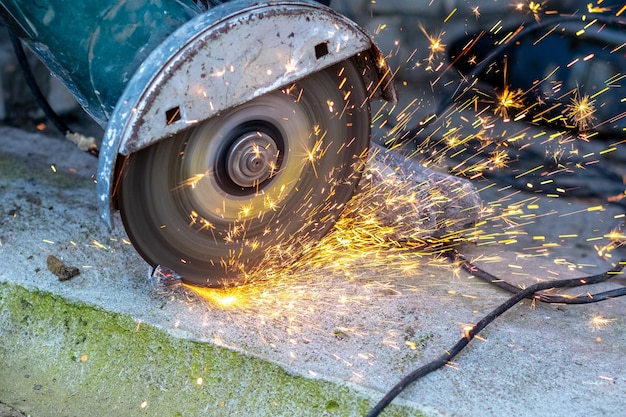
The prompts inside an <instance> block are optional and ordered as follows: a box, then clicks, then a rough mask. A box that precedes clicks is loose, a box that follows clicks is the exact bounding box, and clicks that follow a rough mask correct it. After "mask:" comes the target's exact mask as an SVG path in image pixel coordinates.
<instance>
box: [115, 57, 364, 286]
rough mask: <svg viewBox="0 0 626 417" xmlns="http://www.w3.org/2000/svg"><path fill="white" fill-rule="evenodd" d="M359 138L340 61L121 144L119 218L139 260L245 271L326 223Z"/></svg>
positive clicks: (227, 274) (351, 79)
mask: <svg viewBox="0 0 626 417" xmlns="http://www.w3.org/2000/svg"><path fill="white" fill-rule="evenodd" d="M207 105H208V103H207ZM369 140H370V109H369V101H368V95H367V91H366V88H365V86H364V85H363V80H362V77H361V74H360V72H359V70H358V68H357V65H356V64H355V63H354V62H353V61H352V60H347V61H344V62H343V63H341V64H337V65H334V66H332V67H330V68H327V69H325V70H323V71H319V72H316V73H314V74H311V75H309V76H307V77H306V78H304V79H302V80H299V81H298V82H296V83H294V84H292V85H290V86H286V87H285V88H283V89H282V90H279V91H275V92H272V93H269V94H266V95H263V96H260V97H258V98H256V99H253V100H251V101H249V102H247V103H245V104H243V105H241V106H238V107H235V108H233V109H230V110H227V111H225V112H223V113H222V114H221V115H220V116H218V117H215V118H212V119H209V120H207V121H205V122H203V123H201V124H199V125H197V126H195V127H191V128H190V129H188V130H186V131H184V132H183V133H181V134H179V135H177V136H175V137H173V138H171V139H166V140H163V141H161V142H158V143H157V144H155V145H152V146H150V147H148V148H146V149H143V150H141V151H138V152H136V153H133V154H131V155H130V156H129V157H128V158H127V160H126V161H125V164H124V167H123V171H122V173H121V176H120V190H119V194H118V199H119V205H120V212H121V215H122V220H123V222H124V225H125V228H126V231H127V232H128V235H129V237H130V239H131V241H132V243H133V245H134V246H135V248H136V249H137V251H138V252H139V253H140V254H141V255H142V256H143V258H144V259H145V260H146V261H147V262H148V263H150V264H151V265H153V266H156V265H162V266H165V267H168V268H170V269H172V270H174V271H176V272H177V273H178V274H179V275H181V276H182V277H183V280H184V281H185V282H188V283H190V284H194V285H201V286H222V285H227V284H233V283H238V282H243V281H244V280H246V279H254V278H255V277H256V276H258V275H260V274H262V271H263V269H264V268H266V267H268V266H269V265H271V266H280V265H284V264H286V263H289V262H292V261H293V260H294V259H296V258H297V257H298V256H299V254H301V252H302V250H303V248H306V247H307V246H308V245H311V244H315V243H316V242H317V241H319V239H320V238H321V237H322V236H323V235H324V234H326V233H327V232H328V231H329V230H330V228H331V227H332V226H333V225H334V223H335V220H336V218H337V217H338V216H339V214H340V213H341V211H342V209H343V207H344V204H345V203H346V202H347V201H348V200H349V199H350V198H351V197H352V194H353V193H354V190H355V188H356V185H357V183H358V180H359V178H360V171H361V169H362V167H363V164H364V162H365V155H366V152H367V147H368V145H369Z"/></svg>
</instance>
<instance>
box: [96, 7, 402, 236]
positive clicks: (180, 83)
mask: <svg viewBox="0 0 626 417" xmlns="http://www.w3.org/2000/svg"><path fill="white" fill-rule="evenodd" d="M357 55H360V58H359V62H360V63H361V65H362V66H363V74H364V78H366V82H367V84H368V85H370V86H371V88H372V89H373V90H376V91H377V92H378V93H376V92H374V91H372V93H371V95H372V96H376V95H377V94H378V96H381V97H383V98H385V99H388V100H392V101H394V100H395V99H396V95H395V89H394V87H393V84H392V83H391V82H390V78H391V77H390V75H389V70H388V68H387V65H386V63H385V62H384V59H382V55H381V54H380V52H379V51H378V49H377V47H376V46H375V45H374V44H373V42H372V40H371V39H370V37H369V36H368V35H367V34H366V33H365V32H364V31H363V30H362V29H360V28H359V27H358V26H357V25H356V24H355V23H353V22H351V21H350V20H348V19H347V18H345V17H344V16H342V15H339V14H337V13H336V12H334V11H332V9H329V8H327V7H325V6H321V5H320V4H319V3H316V2H312V1H298V2H290V1H286V2H272V3H257V2H255V1H251V0H236V1H232V2H229V3H225V4H222V5H220V6H219V7H215V8H213V9H211V10H209V11H207V12H206V13H204V14H201V15H199V16H197V17H196V18H194V19H192V20H190V21H189V22H187V23H186V24H184V25H183V26H181V27H180V28H179V29H178V30H177V31H176V32H174V33H173V34H172V35H170V37H168V38H167V39H166V40H165V41H164V42H163V43H161V44H160V45H159V46H158V47H157V48H156V49H154V50H153V51H152V53H151V54H150V55H149V56H148V58H147V59H146V60H145V61H144V62H143V63H142V65H141V66H140V67H139V69H138V70H137V72H136V73H135V74H134V76H133V78H132V79H131V80H130V82H129V83H128V85H127V87H126V89H125V91H124V93H123V94H122V97H121V98H120V100H119V101H118V104H117V106H116V108H115V111H114V112H113V114H112V116H111V119H110V121H109V124H108V127H107V130H106V133H105V137H104V140H103V144H102V150H101V153H100V166H99V169H98V182H97V190H98V198H99V203H100V212H101V216H102V218H103V219H104V220H105V222H106V223H107V224H109V225H111V211H112V203H113V201H112V195H113V191H114V190H113V186H114V184H115V178H114V174H115V173H114V167H115V164H116V158H117V156H118V154H122V155H128V154H130V153H132V152H135V151H137V150H139V149H142V148H144V147H146V146H149V145H151V144H153V143H156V142H157V141H159V140H162V139H165V138H167V137H170V136H172V135H175V134H176V133H178V132H180V131H182V130H184V129H186V128H189V127H190V126H193V125H194V124H197V123H200V122H202V121H204V120H206V119H208V118H210V117H214V116H218V115H219V113H220V112H221V111H223V110H226V109H228V108H232V107H234V106H237V105H240V104H242V103H245V102H247V101H249V100H251V99H253V98H255V97H258V96H260V95H262V94H265V93H267V92H270V91H273V90H275V89H277V88H280V87H283V86H287V85H289V84H290V83H293V82H294V81H296V80H298V79H301V78H303V77H306V76H307V75H309V74H312V73H314V72H317V71H319V70H321V69H323V68H326V67H328V66H331V65H333V64H336V63H338V62H342V61H344V60H346V59H349V58H351V57H354V56H357Z"/></svg>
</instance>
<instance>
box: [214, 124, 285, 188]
mask: <svg viewBox="0 0 626 417" xmlns="http://www.w3.org/2000/svg"><path fill="white" fill-rule="evenodd" d="M277 163H278V147H277V145H276V142H275V141H274V139H273V138H272V137H271V136H270V135H268V134H267V133H265V132H261V131H255V132H248V133H244V134H243V135H241V136H239V137H238V138H237V139H235V141H234V142H233V144H232V146H231V147H230V150H229V151H228V155H227V162H226V169H227V173H228V176H229V177H230V179H231V180H232V181H233V182H234V183H235V184H237V185H239V186H241V187H256V186H258V185H259V184H260V183H262V182H263V181H265V180H267V179H268V178H270V177H272V175H274V173H275V172H276V169H277Z"/></svg>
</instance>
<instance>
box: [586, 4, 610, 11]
mask: <svg viewBox="0 0 626 417" xmlns="http://www.w3.org/2000/svg"><path fill="white" fill-rule="evenodd" d="M609 11H611V8H610V7H598V6H594V5H593V3H587V12H589V13H604V12H609Z"/></svg>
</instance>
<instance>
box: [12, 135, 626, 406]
mask: <svg viewBox="0 0 626 417" xmlns="http://www.w3.org/2000/svg"><path fill="white" fill-rule="evenodd" d="M0 137H1V138H2V140H0V172H1V173H2V174H1V175H0V189H1V190H2V194H3V199H2V200H1V201H0V213H1V214H2V217H1V221H2V228H1V229H0V260H1V261H0V262H1V268H0V283H1V284H0V294H1V295H0V316H1V317H2V320H0V335H1V336H2V340H3V344H2V345H1V348H0V361H1V362H2V363H1V366H0V402H4V403H6V404H9V405H12V406H14V407H17V408H18V409H20V410H23V411H26V412H28V413H29V414H31V415H33V416H45V415H85V414H86V413H89V414H91V415H115V414H117V415H185V416H187V415H290V416H292V415H302V416H305V415H316V416H318V415H333V416H334V415H341V416H343V415H346V416H348V415H350V416H352V415H355V416H356V415H363V414H364V413H365V412H366V411H367V409H368V408H369V407H371V406H372V405H373V404H374V403H375V402H376V401H377V400H378V399H379V398H380V397H382V395H383V393H384V392H385V391H386V390H388V389H389V388H390V387H391V386H392V385H393V384H394V383H395V382H397V381H398V380H399V379H400V378H401V377H402V376H403V375H405V374H406V373H408V372H409V371H411V370H412V369H414V368H416V367H418V366H420V365H422V364H424V363H426V362H428V361H429V360H431V359H433V358H435V357H437V356H439V355H440V354H441V353H442V352H443V351H444V350H445V349H446V348H448V347H450V346H451V345H452V344H453V343H454V342H456V340H457V339H458V338H459V337H461V336H462V334H463V329H464V327H465V326H467V325H469V324H471V323H475V322H477V321H478V320H479V319H480V318H481V317H482V316H483V315H484V314H486V313H488V312H489V311H490V310H491V309H492V308H493V307H494V306H496V305H497V304H499V303H500V302H502V301H503V300H504V299H505V298H506V297H507V296H508V295H507V294H506V293H505V292H503V291H501V290H498V289H496V288H493V287H492V286H490V285H486V284H484V283H481V282H478V281H477V280H476V279H475V278H473V277H471V276H469V275H467V274H465V273H463V272H461V271H460V270H459V269H458V268H457V267H456V266H455V265H452V264H450V263H448V262H447V261H445V260H442V259H440V258H437V257H435V256H433V255H432V254H429V253H428V252H425V251H423V250H416V249H415V248H407V247H396V246H394V245H387V244H385V245H378V246H376V245H372V246H371V247H370V249H369V250H365V249H364V246H363V245H360V246H358V247H356V248H351V247H350V245H348V246H344V247H341V248H339V249H337V248H335V250H334V251H332V250H330V249H329V248H328V247H325V249H324V250H323V251H320V253H319V254H318V256H317V257H312V258H311V259H309V262H308V263H304V264H301V265H298V267H297V268H294V269H292V270H289V271H285V273H283V274H280V273H277V274H275V276H274V277H272V278H271V279H266V280H263V281H261V282H258V283H256V284H252V285H249V286H246V287H242V288H239V289H236V290H231V291H227V292H224V291H217V290H211V291H207V292H206V293H205V294H204V295H203V296H200V295H198V294H197V293H195V292H194V291H191V290H189V289H187V288H184V287H175V288H171V289H169V290H166V291H161V292H158V291H155V290H154V289H152V287H151V286H150V283H149V280H148V277H147V275H148V267H147V266H146V265H145V264H144V263H143V261H142V260H141V259H140V258H139V257H138V256H137V255H136V253H135V252H134V250H133V249H132V247H131V246H130V245H129V244H128V241H127V240H126V238H125V235H124V233H123V232H122V231H121V230H116V231H113V232H111V231H109V230H107V229H106V228H105V227H104V226H103V225H102V224H101V223H100V222H99V220H98V218H97V210H96V205H95V192H94V186H93V179H92V178H90V175H91V174H93V172H95V161H92V160H91V159H90V158H91V157H89V156H88V155H84V154H82V153H80V152H79V151H77V150H75V149H74V148H73V146H72V145H71V144H69V143H66V142H63V141H61V140H58V139H51V138H47V137H42V135H40V134H36V133H28V132H25V131H22V130H17V129H10V128H1V129H0ZM53 166H54V167H53ZM569 203H571V202H569ZM569 203H568V204H569ZM580 204H583V203H582V202H581V203H580ZM559 210H560V208H559ZM592 215H593V216H596V215H597V216H599V217H598V218H596V220H598V224H599V225H600V226H601V227H607V228H608V229H609V230H610V228H611V227H612V226H610V227H609V226H608V223H611V222H612V221H614V220H615V219H614V217H615V213H612V212H610V211H609V212H607V211H606V210H603V211H600V213H595V212H593V213H592ZM600 215H602V216H603V217H600ZM496 217H497V216H493V219H489V218H488V219H487V220H486V221H487V223H491V224H492V225H493V226H494V227H500V230H502V227H501V226H498V225H497V222H498V221H500V222H501V221H502V220H503V218H502V217H499V218H496ZM585 218H586V219H588V217H585ZM566 219H567V218H566ZM568 220H569V219H568ZM601 220H605V221H604V222H602V221H601ZM608 220H611V221H608ZM588 222H589V223H591V220H589V221H588ZM556 224H557V223H554V225H556ZM567 224H568V225H570V224H571V223H567ZM542 227H544V226H542ZM555 228H556V226H555ZM594 230H596V232H595V233H596V234H597V235H599V236H602V232H597V227H596V228H595V229H594ZM529 233H531V235H532V232H529V231H528V230H526V231H525V234H526V235H528V234H529ZM520 234H521V233H520ZM602 239H604V240H602ZM602 239H600V241H597V242H595V244H597V245H602V244H608V243H609V242H610V239H609V238H608V237H604V238H602ZM479 243H485V242H479ZM488 243H489V244H484V245H471V244H469V245H466V246H462V247H460V249H461V250H463V252H464V253H466V254H468V255H469V256H472V257H474V258H475V259H478V262H479V263H480V264H481V265H483V266H484V267H485V268H486V269H488V270H490V271H492V272H493V273H496V274H501V275H502V276H505V277H507V278H512V277H513V278H516V279H518V280H519V282H520V283H526V284H527V283H530V282H534V281H536V280H538V279H549V278H552V277H559V278H563V277H575V276H581V275H585V274H589V273H594V272H596V271H599V270H603V269H605V268H607V267H608V266H609V265H610V263H611V260H610V259H609V260H602V259H600V258H598V259H588V260H586V261H585V262H579V263H575V262H556V261H555V260H554V259H552V258H550V257H549V256H543V255H542V256H539V255H538V256H522V255H520V253H519V252H516V251H515V250H514V249H513V248H514V244H512V243H511V244H509V245H507V244H506V243H502V242H499V241H498V240H497V239H496V241H495V242H488ZM511 245H513V246H511ZM520 245H522V246H524V245H525V243H520ZM572 247H575V244H572ZM573 250H575V249H573ZM48 255H55V256H57V257H58V258H60V259H61V260H63V261H64V262H65V263H66V264H67V265H71V266H77V267H79V268H80V270H81V273H80V275H79V276H77V277H75V278H72V279H71V280H68V281H64V282H60V281H59V280H58V279H57V278H56V277H55V276H54V275H53V274H52V273H51V272H49V271H48V270H47V269H46V258H47V257H48ZM614 285H620V284H619V283H617V284H614ZM580 291H582V292H584V291H586V289H582V290H580ZM625 312H626V300H625V299H615V300H610V301H607V302H603V303H600V304H597V305H590V306H550V305H540V304H537V305H534V304H531V303H529V302H526V303H523V304H522V305H520V306H517V307H516V308H515V309H514V310H513V311H511V312H509V313H507V314H505V315H504V316H503V317H502V318H501V319H500V320H499V321H498V322H497V323H495V324H494V325H493V326H492V327H491V328H488V329H487V330H486V331H485V333H484V334H483V335H482V339H481V340H477V341H475V342H472V343H471V344H470V346H469V348H468V349H467V350H466V351H465V352H463V353H462V354H461V355H460V356H459V357H458V358H457V361H456V362H455V363H454V364H452V365H451V366H450V367H447V368H445V369H443V370H441V371H438V372H436V373H434V374H431V375H429V376H428V377H426V378H425V379H423V380H421V381H419V382H418V383H417V384H415V385H414V386H413V387H411V388H409V389H408V390H407V391H406V392H405V394H403V396H402V398H401V399H399V400H397V401H395V402H394V404H393V406H392V407H391V408H390V410H389V411H388V412H387V414H385V415H429V416H437V415H459V416H468V417H469V416H500V415H519V416H531V415H540V414H544V413H546V412H548V411H549V414H551V415H557V416H558V415H562V416H570V415H577V414H579V413H580V411H581V410H582V409H584V410H585V415H591V416H601V415H606V414H612V413H614V411H615V410H618V409H620V407H621V405H623V403H624V400H625V399H626V363H625V362H624V361H623V357H624V354H625V353H626V352H625V351H626V345H625V344H624V340H626V334H625V333H626V326H625V321H624V317H625V314H624V313H625ZM546 410H548V411H546ZM177 413H178V414H177Z"/></svg>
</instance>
